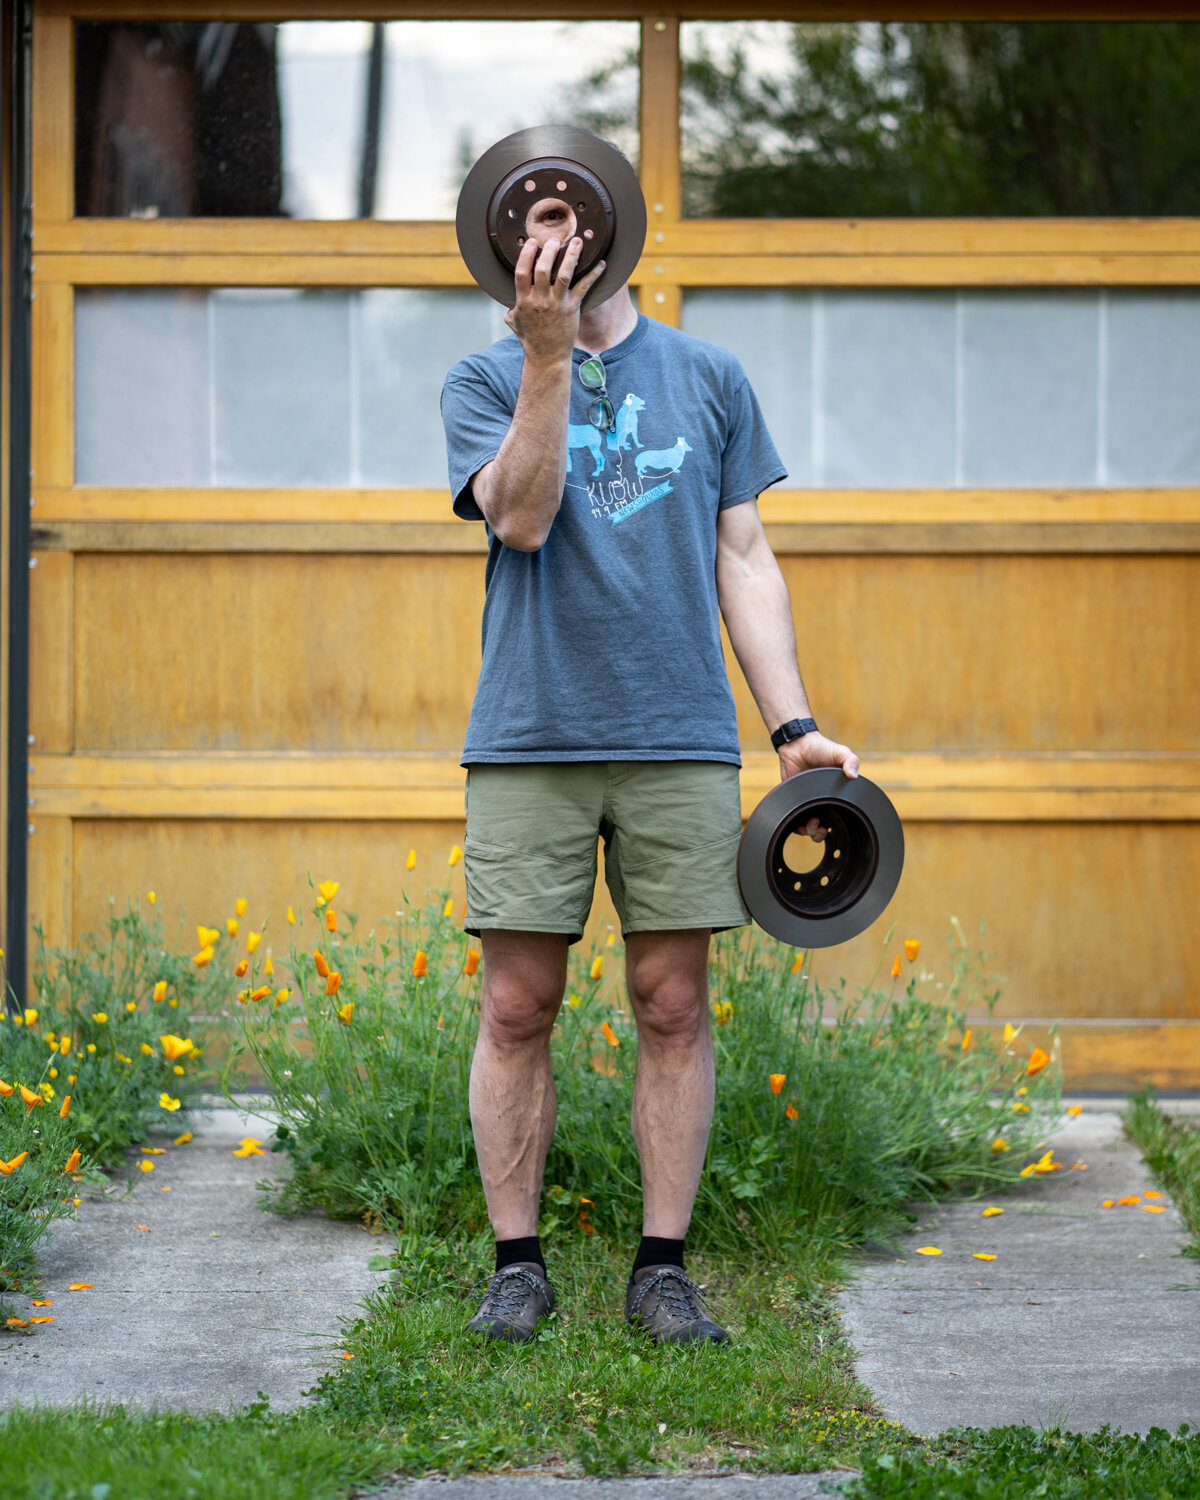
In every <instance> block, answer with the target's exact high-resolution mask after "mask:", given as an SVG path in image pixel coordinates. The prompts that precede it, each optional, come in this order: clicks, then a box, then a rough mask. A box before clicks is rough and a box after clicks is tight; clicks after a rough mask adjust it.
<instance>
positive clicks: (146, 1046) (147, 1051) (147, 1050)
mask: <svg viewBox="0 0 1200 1500" xmlns="http://www.w3.org/2000/svg"><path fill="white" fill-rule="evenodd" d="M142 1056H143V1057H153V1056H154V1048H153V1047H152V1046H151V1045H150V1043H149V1042H143V1043H142Z"/></svg>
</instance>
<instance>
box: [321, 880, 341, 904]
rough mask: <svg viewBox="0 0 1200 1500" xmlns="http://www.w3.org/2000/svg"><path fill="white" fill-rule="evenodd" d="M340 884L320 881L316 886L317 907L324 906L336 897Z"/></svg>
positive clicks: (332, 881) (334, 881)
mask: <svg viewBox="0 0 1200 1500" xmlns="http://www.w3.org/2000/svg"><path fill="white" fill-rule="evenodd" d="M339 886H340V882H339V881H337V880H322V881H321V883H320V885H318V886H317V905H318V906H325V905H326V904H327V903H328V902H330V901H332V900H333V898H334V897H335V896H336V895H337V893H338V889H339Z"/></svg>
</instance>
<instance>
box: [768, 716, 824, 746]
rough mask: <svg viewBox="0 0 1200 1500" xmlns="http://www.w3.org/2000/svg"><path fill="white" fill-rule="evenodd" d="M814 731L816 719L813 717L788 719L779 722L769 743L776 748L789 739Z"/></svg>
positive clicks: (814, 732)
mask: <svg viewBox="0 0 1200 1500" xmlns="http://www.w3.org/2000/svg"><path fill="white" fill-rule="evenodd" d="M816 733H817V721H816V720H815V719H789V720H788V721H787V723H786V724H781V725H780V726H779V728H778V729H777V730H776V731H775V733H774V734H773V735H772V736H771V743H772V745H774V746H775V748H776V750H778V749H780V748H781V747H782V746H783V745H786V744H787V742H788V741H789V740H798V739H801V738H802V737H803V736H804V735H806V734H816Z"/></svg>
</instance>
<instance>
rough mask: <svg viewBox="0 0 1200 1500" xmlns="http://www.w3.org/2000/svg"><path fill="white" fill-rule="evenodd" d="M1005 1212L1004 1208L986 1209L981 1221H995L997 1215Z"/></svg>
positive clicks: (981, 1215)
mask: <svg viewBox="0 0 1200 1500" xmlns="http://www.w3.org/2000/svg"><path fill="white" fill-rule="evenodd" d="M1003 1212H1004V1210H1003V1209H1002V1208H985V1209H984V1211H983V1212H982V1213H981V1214H980V1216H979V1217H980V1218H981V1219H994V1218H995V1217H996V1215H997V1214H1002V1213H1003Z"/></svg>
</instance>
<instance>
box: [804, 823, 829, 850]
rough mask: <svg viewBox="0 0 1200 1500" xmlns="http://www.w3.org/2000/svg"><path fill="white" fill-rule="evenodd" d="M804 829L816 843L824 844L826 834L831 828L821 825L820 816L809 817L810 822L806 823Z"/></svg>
mask: <svg viewBox="0 0 1200 1500" xmlns="http://www.w3.org/2000/svg"><path fill="white" fill-rule="evenodd" d="M804 831H805V833H806V834H807V835H808V836H809V838H810V839H812V840H813V842H814V843H817V844H823V843H824V842H825V835H826V834H827V833H828V832H829V829H828V828H823V827H822V826H821V820H820V818H809V820H808V822H807V823H806V824H805V825H804Z"/></svg>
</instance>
